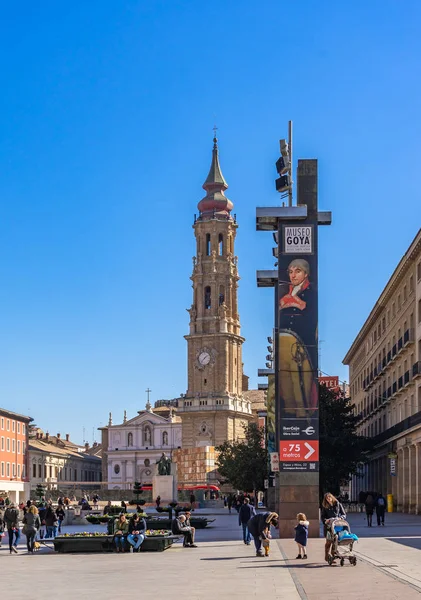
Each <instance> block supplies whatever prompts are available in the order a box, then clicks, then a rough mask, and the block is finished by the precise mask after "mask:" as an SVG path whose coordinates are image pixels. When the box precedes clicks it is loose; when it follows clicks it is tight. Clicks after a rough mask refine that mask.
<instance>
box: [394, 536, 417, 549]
mask: <svg viewBox="0 0 421 600" xmlns="http://www.w3.org/2000/svg"><path fill="white" fill-rule="evenodd" d="M386 539H387V540H388V541H389V542H395V543H396V544H402V545H403V546H409V547H410V548H415V549H416V550H421V537H419V538H404V537H400V538H397V537H396V538H386Z"/></svg>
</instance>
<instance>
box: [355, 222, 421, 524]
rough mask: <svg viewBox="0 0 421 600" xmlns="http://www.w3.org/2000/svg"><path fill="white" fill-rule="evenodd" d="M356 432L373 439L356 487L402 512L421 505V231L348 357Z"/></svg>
mask: <svg viewBox="0 0 421 600" xmlns="http://www.w3.org/2000/svg"><path fill="white" fill-rule="evenodd" d="M343 362H344V364H346V365H349V374H350V390H351V398H352V400H353V402H354V405H355V411H356V413H357V414H358V415H359V416H360V422H359V426H358V431H359V433H360V434H362V435H366V436H369V437H371V438H374V439H375V442H376V446H375V452H374V453H373V455H372V457H371V460H370V462H369V464H367V465H366V466H365V468H364V471H363V473H362V477H354V478H353V480H352V495H353V498H354V499H358V494H359V491H374V492H382V493H383V494H393V498H394V505H395V507H396V509H397V510H398V511H402V512H410V513H417V514H418V513H420V512H421V230H420V231H419V232H418V234H417V235H416V237H415V239H414V240H413V242H412V244H411V245H410V247H409V249H408V251H407V252H406V254H405V255H404V257H403V258H402V260H401V261H400V263H399V265H398V266H397V268H396V269H395V271H394V273H393V274H392V276H391V278H390V280H389V282H388V283H387V285H386V287H385V288H384V290H383V292H382V294H381V295H380V297H379V299H378V300H377V302H376V304H375V306H374V308H373V310H372V311H371V313H370V315H369V317H368V318H367V320H366V322H365V323H364V325H363V327H362V329H361V331H360V332H359V334H358V335H357V337H356V339H355V340H354V342H353V344H352V346H351V348H350V349H349V351H348V353H347V355H346V356H345V358H344V361H343Z"/></svg>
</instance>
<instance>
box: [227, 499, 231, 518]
mask: <svg viewBox="0 0 421 600" xmlns="http://www.w3.org/2000/svg"><path fill="white" fill-rule="evenodd" d="M227 506H228V512H229V514H231V508H232V495H231V494H229V496H228V498H227Z"/></svg>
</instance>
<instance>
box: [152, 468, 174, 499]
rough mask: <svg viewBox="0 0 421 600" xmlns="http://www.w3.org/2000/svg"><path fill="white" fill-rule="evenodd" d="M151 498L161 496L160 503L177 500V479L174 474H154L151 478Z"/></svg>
mask: <svg viewBox="0 0 421 600" xmlns="http://www.w3.org/2000/svg"><path fill="white" fill-rule="evenodd" d="M152 494H153V500H154V501H155V500H156V497H157V496H161V505H163V504H165V503H167V502H172V501H173V500H177V481H176V478H175V477H174V475H154V476H153V478H152Z"/></svg>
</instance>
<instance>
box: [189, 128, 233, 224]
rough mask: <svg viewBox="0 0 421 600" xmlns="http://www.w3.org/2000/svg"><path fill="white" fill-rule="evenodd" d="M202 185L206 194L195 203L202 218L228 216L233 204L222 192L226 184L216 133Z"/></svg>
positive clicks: (226, 187) (226, 186)
mask: <svg viewBox="0 0 421 600" xmlns="http://www.w3.org/2000/svg"><path fill="white" fill-rule="evenodd" d="M214 134H216V127H214ZM202 187H203V189H204V190H205V191H206V196H205V197H204V198H202V200H201V201H200V202H199V204H198V205H197V207H198V209H199V211H200V214H201V217H202V219H204V220H207V219H211V218H218V217H221V218H224V219H227V218H230V212H231V210H232V209H233V207H234V205H233V203H232V202H231V200H228V198H227V197H226V196H225V194H224V192H225V190H226V189H228V184H227V182H226V181H225V179H224V176H223V175H222V171H221V166H220V164H219V151H218V138H217V137H216V135H214V138H213V150H212V162H211V166H210V169H209V173H208V176H207V177H206V181H205V183H204V184H203V186H202Z"/></svg>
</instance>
